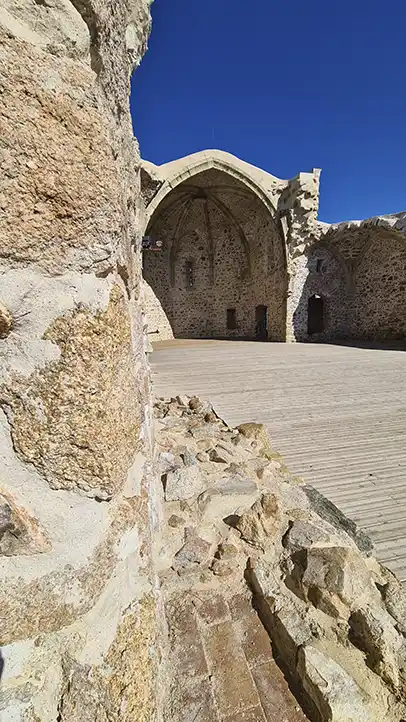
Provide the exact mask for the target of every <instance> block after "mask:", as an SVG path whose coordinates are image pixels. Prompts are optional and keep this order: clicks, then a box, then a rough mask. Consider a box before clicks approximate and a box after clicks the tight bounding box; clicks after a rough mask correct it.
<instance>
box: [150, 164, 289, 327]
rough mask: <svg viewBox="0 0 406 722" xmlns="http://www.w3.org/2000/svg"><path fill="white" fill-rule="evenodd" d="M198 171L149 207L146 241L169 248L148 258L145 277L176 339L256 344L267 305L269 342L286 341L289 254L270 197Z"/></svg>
mask: <svg viewBox="0 0 406 722" xmlns="http://www.w3.org/2000/svg"><path fill="white" fill-rule="evenodd" d="M195 170H196V172H195V173H193V172H191V171H190V170H189V172H188V175H187V177H186V178H185V179H183V180H181V181H180V182H176V180H173V179H171V181H170V183H169V182H168V183H166V184H164V185H166V189H164V188H161V189H160V190H159V192H158V193H157V194H156V196H155V197H154V198H153V199H152V201H151V203H150V206H149V207H148V209H147V214H148V226H147V229H146V235H148V236H150V237H151V238H152V239H153V240H154V241H160V243H161V244H162V246H161V248H162V250H161V251H158V252H146V253H144V278H145V280H146V281H147V282H148V284H149V285H150V286H151V288H152V289H153V291H154V293H155V295H156V296H157V298H158V300H159V302H160V304H161V306H162V308H163V309H164V311H165V313H166V315H167V317H168V320H169V323H170V325H171V327H172V330H173V333H174V336H175V337H179V338H182V337H183V338H186V337H189V338H210V337H212V338H254V337H255V333H256V329H255V323H256V321H255V309H256V307H257V306H259V305H261V304H262V305H264V306H266V307H267V308H268V319H269V320H268V338H269V340H273V341H284V340H285V328H286V287H287V273H286V254H285V246H284V240H283V235H282V233H281V230H280V227H279V224H278V222H277V221H276V220H275V213H274V212H273V209H272V206H271V203H270V201H269V199H268V200H266V197H265V195H263V194H262V192H261V190H260V189H258V191H256V190H255V191H254V188H255V184H254V183H253V182H252V180H251V179H248V180H247V182H246V183H245V182H243V181H242V180H241V178H240V177H236V173H234V172H232V169H231V170H230V172H228V171H227V170H226V169H225V168H220V167H215V166H213V165H212V167H210V168H205V169H203V170H202V168H201V164H197V165H196V168H195ZM178 179H179V177H178ZM262 195H263V197H262ZM151 209H152V210H151ZM231 318H233V323H230V319H231Z"/></svg>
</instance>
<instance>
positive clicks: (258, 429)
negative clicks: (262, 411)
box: [237, 423, 274, 458]
mask: <svg viewBox="0 0 406 722" xmlns="http://www.w3.org/2000/svg"><path fill="white" fill-rule="evenodd" d="M237 429H238V431H239V432H240V434H242V435H243V436H245V437H246V438H247V439H249V440H250V441H251V444H252V445H253V446H254V448H256V450H257V451H258V453H259V454H260V455H261V456H265V458H271V457H272V455H273V453H274V452H273V450H272V446H271V440H270V438H269V434H268V430H267V428H266V427H265V426H264V425H263V424H255V423H247V424H240V426H237Z"/></svg>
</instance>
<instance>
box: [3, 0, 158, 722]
mask: <svg viewBox="0 0 406 722" xmlns="http://www.w3.org/2000/svg"><path fill="white" fill-rule="evenodd" d="M0 5H1V7H0V35H1V50H0V72H1V76H0V86H1V87H0V89H1V96H0V97H1V117H0V165H1V174H0V184H1V189H0V205H1V208H2V213H1V218H0V234H1V237H0V264H1V284H0V336H1V340H0V353H1V363H2V374H1V382H0V406H1V412H0V434H1V442H0V453H1V462H0V466H1V469H2V471H3V474H2V478H1V489H0V566H1V579H2V584H1V592H0V609H1V625H0V628H1V640H0V641H1V644H2V664H1V667H2V692H1V702H0V709H1V710H2V712H1V714H2V719H3V720H4V722H7V721H10V722H11V720H12V721H13V722H17V721H19V720H21V721H22V720H24V722H34V720H37V721H38V720H41V722H47V721H49V722H50V721H51V720H52V721H54V720H56V719H58V720H61V721H62V720H63V721H64V722H68V721H69V722H73V721H79V720H96V719H97V720H100V721H102V720H103V721H104V720H106V721H107V720H110V721H112V720H118V719H120V720H134V719H137V720H140V721H141V720H151V719H154V717H155V708H156V695H157V679H158V677H157V666H158V656H159V649H158V645H157V644H156V643H155V640H156V636H157V621H156V614H155V612H156V606H157V600H156V582H155V575H154V570H153V565H152V561H151V534H152V533H153V530H154V528H155V527H156V524H157V520H158V515H159V504H158V500H157V499H156V495H155V489H154V487H153V485H152V481H151V479H152V476H151V471H150V467H151V420H150V388H149V383H150V382H149V375H148V368H147V364H146V359H145V353H144V334H143V316H142V309H141V304H140V301H139V296H140V277H141V263H140V234H141V228H140V222H141V221H140V218H141V207H140V193H139V169H138V163H139V156H138V155H137V149H136V154H135V156H134V143H133V139H132V131H131V121H130V116H129V106H128V93H129V76H130V71H131V69H132V67H133V66H134V65H136V64H137V63H138V62H139V61H140V59H141V57H142V54H143V52H144V49H145V43H146V39H147V36H148V32H149V26H150V17H149V0H131V1H130V0H127V1H125V0H117V1H116V2H114V3H105V2H102V1H101V0H74V1H73V2H70V1H69V0H53V1H52V2H51V1H49V2H48V0H46V1H44V2H38V1H36V0H18V1H17V0H1V3H0ZM134 159H135V164H134Z"/></svg>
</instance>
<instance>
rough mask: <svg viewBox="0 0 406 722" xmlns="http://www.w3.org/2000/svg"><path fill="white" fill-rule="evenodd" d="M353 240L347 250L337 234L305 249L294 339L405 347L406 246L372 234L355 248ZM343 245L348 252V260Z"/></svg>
mask: <svg viewBox="0 0 406 722" xmlns="http://www.w3.org/2000/svg"><path fill="white" fill-rule="evenodd" d="M356 240H358V239H355V240H354V239H353V240H352V242H351V244H350V245H349V246H348V238H341V239H340V237H339V236H338V238H337V239H336V241H335V242H332V243H329V244H327V243H319V244H316V245H315V246H314V247H312V248H311V249H310V250H309V253H308V256H307V262H306V264H305V267H304V268H303V270H302V277H303V285H302V289H301V294H300V298H299V301H298V304H297V307H296V310H295V312H294V315H293V324H294V332H295V337H296V339H297V340H298V341H311V342H321V343H344V344H346V345H353V346H359V347H365V348H393V349H404V348H405V345H406V243H405V241H403V240H399V239H388V238H382V237H381V236H380V235H379V234H378V233H374V234H373V233H372V232H370V233H369V235H368V237H367V239H366V241H364V240H363V241H362V243H359V244H358V245H359V247H358V248H357V244H356V242H355V241H356ZM346 242H347V250H348V247H349V248H350V250H351V255H350V254H349V253H347V256H345V255H344V252H345V251H346V246H345V243H346ZM340 246H341V247H340ZM342 251H343V252H342ZM300 280H301V279H300V278H299V279H298V281H299V285H300Z"/></svg>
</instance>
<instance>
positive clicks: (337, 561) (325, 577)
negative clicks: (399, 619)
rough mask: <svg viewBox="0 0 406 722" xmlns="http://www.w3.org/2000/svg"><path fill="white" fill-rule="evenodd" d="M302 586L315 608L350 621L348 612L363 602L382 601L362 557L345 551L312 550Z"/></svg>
mask: <svg viewBox="0 0 406 722" xmlns="http://www.w3.org/2000/svg"><path fill="white" fill-rule="evenodd" d="M302 586H303V589H304V590H305V592H306V593H307V595H308V596H309V598H311V601H312V602H313V603H314V604H315V605H316V606H318V607H320V609H323V610H325V611H326V612H327V613H328V614H331V613H333V614H336V615H337V616H344V617H345V616H347V617H348V614H349V610H350V609H351V608H352V607H353V606H354V605H358V604H359V601H360V599H362V598H369V597H372V598H376V599H379V593H378V591H377V589H376V587H375V585H374V584H373V582H372V577H371V572H370V570H369V569H368V567H367V565H366V564H365V561H364V559H363V557H362V556H361V554H360V553H359V552H358V551H356V550H352V549H348V548H345V547H336V546H332V547H327V546H326V547H313V548H312V549H310V550H309V551H308V552H307V566H306V570H305V572H304V574H303V577H302ZM347 609H348V612H347Z"/></svg>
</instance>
